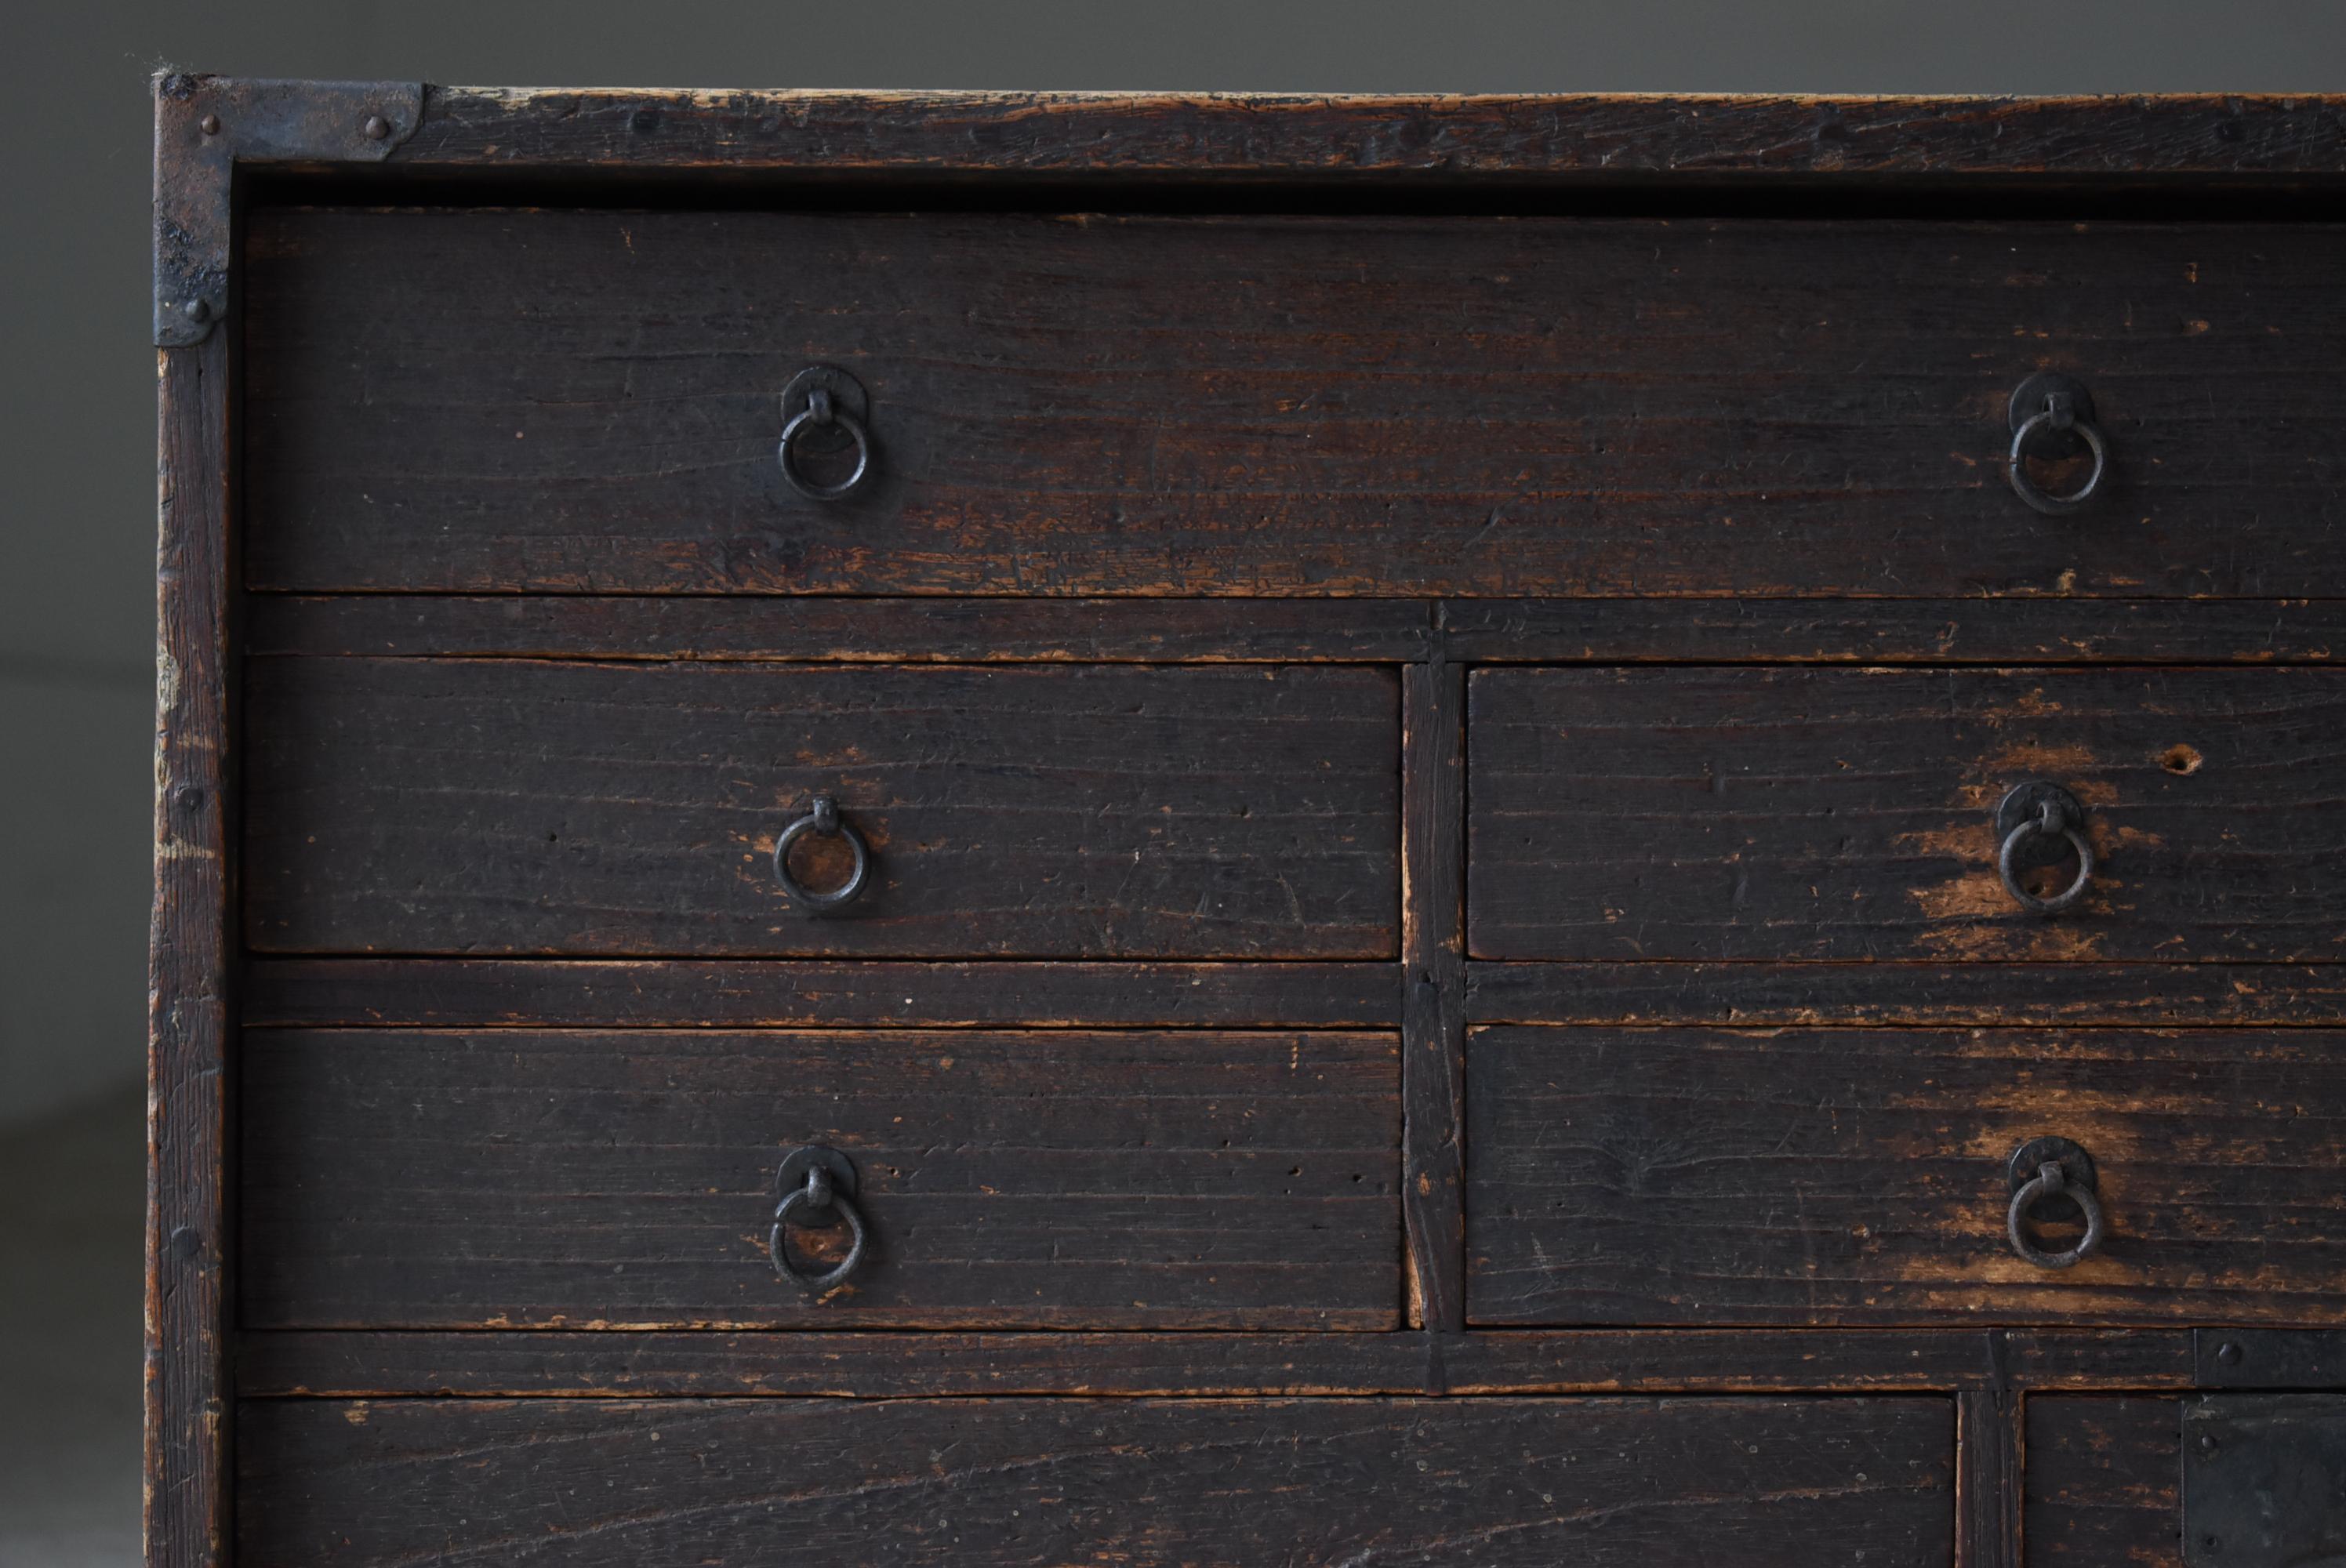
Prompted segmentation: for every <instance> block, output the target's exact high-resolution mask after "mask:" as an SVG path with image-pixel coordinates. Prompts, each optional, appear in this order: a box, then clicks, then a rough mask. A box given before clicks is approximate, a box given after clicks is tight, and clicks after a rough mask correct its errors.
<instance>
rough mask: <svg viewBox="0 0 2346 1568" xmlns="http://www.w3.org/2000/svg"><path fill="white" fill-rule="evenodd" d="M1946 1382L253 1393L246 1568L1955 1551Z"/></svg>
mask: <svg viewBox="0 0 2346 1568" xmlns="http://www.w3.org/2000/svg"><path fill="white" fill-rule="evenodd" d="M1952 1436H1953V1433H1952V1422H1951V1421H1950V1420H1949V1416H1948V1411H1947V1409H1946V1405H1945V1402H1944V1401H1943V1400H1920V1399H1909V1400H1875V1399H1852V1400H1832V1401H1811V1400H1570V1401H1563V1400H1456V1401H1430V1400H1298V1401H1276V1402H1257V1401H1235V1402H1212V1403H1197V1402H1190V1403H1160V1402H1157V1401H1142V1402H1132V1401H1094V1400H984V1401H970V1400H944V1401H938V1400H882V1401H876V1402H841V1401H838V1400H816V1401H800V1400H706V1401H699V1400H696V1401H678V1402H644V1403H635V1402H629V1403H608V1402H601V1401H597V1402H594V1403H583V1402H577V1401H572V1402H568V1403H556V1404H551V1405H549V1404H545V1403H530V1402H516V1403H505V1402H494V1401H470V1400H468V1401H464V1402H461V1403H448V1402H436V1403H435V1402H406V1401H393V1402H382V1403H372V1404H342V1403H334V1402H324V1401H303V1402H299V1403H295V1402H282V1401H270V1402H265V1403H256V1404H255V1405H253V1406H252V1407H251V1408H250V1410H249V1412H248V1423H247V1428H246V1432H245V1436H244V1438H243V1440H242V1441H241V1443H240V1449H239V1468H240V1476H241V1481H242V1492H241V1494H240V1513H239V1521H238V1524H239V1529H238V1543H239V1549H240V1550H239V1554H238V1562H239V1563H240V1568H277V1565H280V1564H284V1565H291V1564H297V1563H298V1564H301V1568H328V1565H331V1568H342V1565H352V1568H355V1565H359V1564H367V1565H372V1568H390V1565H391V1564H393V1563H400V1564H405V1563H414V1562H418V1561H422V1560H427V1559H428V1560H430V1561H432V1562H434V1563H447V1564H452V1565H453V1564H467V1563H501V1564H502V1563H511V1564H517V1565H520V1564H531V1563H563V1564H565V1568H602V1565H605V1564H612V1565H617V1564H626V1565H627V1568H685V1565H687V1564H690V1565H693V1568H702V1565H706V1564H715V1563H738V1564H746V1563H765V1562H770V1561H772V1559H773V1554H774V1553H775V1551H776V1550H777V1543H788V1548H789V1555H790V1560H791V1561H792V1562H794V1563H806V1564H810V1565H815V1564H831V1563H903V1564H916V1563H939V1564H943V1563H951V1564H954V1565H955V1568H963V1565H965V1564H980V1563H1000V1564H1005V1565H1006V1564H1011V1563H1017V1564H1032V1563H1184V1564H1191V1565H1194V1568H1222V1565H1228V1568H1255V1565H1257V1564H1260V1563H1266V1562H1275V1563H1288V1564H1292V1565H1294V1568H1337V1565H1338V1564H1341V1563H1351V1564H1363V1563H1387V1562H1392V1563H1422V1564H1428V1565H1433V1564H1454V1565H1456V1568H1467V1565H1469V1564H1472V1565H1474V1568H1508V1565H1515V1564H1522V1565H1526V1568H1528V1565H1532V1564H1538V1565H1540V1568H1547V1565H1549V1564H1553V1563H1563V1562H1569V1563H1580V1564H1587V1565H1589V1568H1646V1565H1647V1564H1650V1563H1665V1562H1687V1561H1694V1560H1700V1559H1702V1558H1704V1557H1706V1556H1712V1557H1719V1558H1723V1559H1729V1560H1732V1561H1734V1562H1737V1563H1749V1564H1754V1565H1772V1564H1783V1565H1786V1568H1790V1565H1792V1564H1799V1565H1800V1568H1811V1565H1812V1564H1816V1563H1864V1564H1867V1565H1868V1568H1873V1565H1876V1564H1889V1565H1892V1568H1933V1565H1943V1564H1945V1563H1948V1561H1949V1555H1948V1534H1949V1530H1948V1524H1949V1520H1948V1515H1949V1512H1950V1508H1949V1504H1950V1496H1949V1493H1950V1490H1951V1486H1950V1474H1949V1471H1950V1464H1951V1460H1952V1457H1953V1456H1952V1453H1951V1449H1952V1446H1953V1444H1952V1441H1951V1440H1952Z"/></svg>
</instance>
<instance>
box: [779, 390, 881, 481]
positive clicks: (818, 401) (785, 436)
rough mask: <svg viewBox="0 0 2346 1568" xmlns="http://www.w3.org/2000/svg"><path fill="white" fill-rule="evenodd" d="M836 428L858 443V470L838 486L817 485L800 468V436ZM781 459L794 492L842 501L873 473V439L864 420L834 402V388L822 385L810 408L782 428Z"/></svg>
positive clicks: (814, 393)
mask: <svg viewBox="0 0 2346 1568" xmlns="http://www.w3.org/2000/svg"><path fill="white" fill-rule="evenodd" d="M833 425H836V426H837V427H838V428H840V429H841V430H843V431H845V432H847V434H848V438H849V439H850V440H852V441H853V442H854V443H855V471H854V472H853V473H850V474H849V475H848V476H847V477H846V478H844V479H842V480H841V481H840V482H839V483H838V484H816V483H815V482H814V481H813V480H811V479H809V478H808V477H807V476H806V474H805V473H803V472H801V469H800V468H799V460H798V443H799V436H800V435H801V433H803V432H805V431H808V430H827V429H829V428H831V426H833ZM780 456H781V463H782V477H783V478H784V479H787V480H789V481H790V488H791V489H793V490H795V491H797V492H798V493H799V494H801V495H803V496H805V497H806V498H807V499H808V500H810V501H838V500H841V499H842V498H843V497H845V496H846V495H848V494H850V493H852V491H853V490H854V489H855V487H856V486H857V485H859V484H862V483H863V476H864V475H865V474H867V473H870V472H871V471H872V437H871V436H870V434H869V433H866V432H865V430H864V428H863V422H862V420H860V419H857V418H856V417H855V416H854V415H853V414H852V413H850V412H847V411H846V410H845V409H843V408H841V407H840V406H839V405H838V403H837V402H834V401H833V400H832V398H831V389H830V388H828V387H821V386H819V387H816V388H814V389H813V390H812V391H811V392H808V393H807V405H806V407H804V408H802V409H801V410H799V412H796V413H794V414H792V415H791V416H790V422H789V423H786V424H784V425H783V426H782V443H781V447H780Z"/></svg>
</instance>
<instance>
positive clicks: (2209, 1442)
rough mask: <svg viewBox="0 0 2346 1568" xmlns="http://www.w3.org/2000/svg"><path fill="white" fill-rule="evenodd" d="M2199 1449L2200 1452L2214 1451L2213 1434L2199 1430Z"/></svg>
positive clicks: (2214, 1441)
mask: <svg viewBox="0 0 2346 1568" xmlns="http://www.w3.org/2000/svg"><path fill="white" fill-rule="evenodd" d="M2199 1451H2200V1452H2201V1453H2214V1452H2215V1451H2216V1440H2215V1438H2214V1436H2213V1435H2211V1434H2210V1433H2208V1432H2201V1433H2200V1434H2199Z"/></svg>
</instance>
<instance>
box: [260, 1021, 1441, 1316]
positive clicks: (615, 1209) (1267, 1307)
mask: <svg viewBox="0 0 2346 1568" xmlns="http://www.w3.org/2000/svg"><path fill="white" fill-rule="evenodd" d="M1396 1058H1397V1052H1396V1049H1395V1043H1394V1041H1393V1038H1392V1036H1390V1035H1379V1034H1346V1033H1250V1034H1239V1033H1214V1032H1209V1031H1202V1030H1184V1031H1176V1032H1158V1033H1084V1032H1077V1031H1070V1030H1052V1031H1043V1032H1033V1033H996V1032H976V1031H953V1032H945V1033H917V1032H901V1031H891V1032H887V1033H846V1032H839V1031H822V1032H807V1033H719V1032H715V1031H708V1030H695V1031H683V1032H663V1033H653V1032H647V1031H630V1032H627V1033H560V1032H544V1033H532V1032H526V1031H520V1030H499V1031H495V1032H491V1033H477V1034H464V1033H409V1032H393V1031H380V1030H365V1031H343V1032H335V1031H315V1032H312V1031H275V1030H270V1031H260V1030H255V1031H249V1032H248V1033H247V1034H246V1036H245V1047H244V1063H243V1084H244V1086H243V1091H242V1095H241V1107H242V1133H243V1140H244V1141H243V1148H244V1155H243V1159H242V1162H241V1193H242V1204H241V1216H242V1220H241V1236H242V1244H241V1245H242V1252H241V1262H242V1268H243V1284H242V1291H241V1303H242V1314H243V1315H242V1321H243V1322H244V1323H246V1324H247V1325H249V1326H251V1327H255V1328H276V1327H285V1328H300V1327H310V1328H322V1327H383V1328H403V1327H405V1328H430V1327H450V1328H453V1327H472V1328H522V1327H531V1326H537V1327H550V1326H569V1327H574V1328H591V1327H630V1326H633V1327H644V1328H655V1327H675V1328H687V1327H696V1326H699V1327H717V1326H739V1327H766V1326H779V1325H791V1326H800V1327H806V1328H826V1327H852V1326H857V1325H863V1326H872V1325H886V1326H896V1327H923V1326H926V1327H971V1328H989V1327H990V1328H1019V1327H1041V1328H1052V1327H1059V1328H1086V1327H1088V1328H1180V1327H1219V1328H1239V1327H1245V1328H1260V1329H1279V1328H1334V1329H1387V1328H1392V1327H1393V1326H1395V1324H1396V1323H1397V1322H1398V1320H1399V1318H1400V1313H1401V1298H1402V1285H1401V1274H1400V1268H1401V1258H1402V1237H1401V1215H1400V1204H1399V1193H1398V1187H1399V1176H1400V1142H1401V1107H1400V1088H1401V1085H1400V1064H1399V1063H1398V1061H1397V1059H1396ZM804 1144H821V1145H829V1146H831V1147H833V1148H836V1149H839V1150H841V1152H842V1153H844V1154H846V1155H847V1156H849V1158H850V1159H852V1161H853V1162H854V1164H855V1166H856V1169H857V1172H858V1174H859V1177H860V1180H861V1183H862V1185H861V1186H860V1188H859V1190H858V1195H857V1197H856V1203H857V1205H858V1207H860V1208H861V1209H862V1212H863V1214H864V1216H865V1217H866V1218H867V1219H868V1220H869V1222H870V1224H871V1227H872V1243H871V1245H872V1260H871V1261H870V1262H868V1263H867V1264H866V1265H865V1266H864V1268H862V1270H861V1271H860V1272H859V1274H858V1275H857V1276H856V1278H854V1279H853V1280H852V1281H851V1282H850V1283H849V1284H848V1285H847V1286H846V1287H844V1288H841V1289H840V1290H838V1291H835V1292H833V1293H831V1295H830V1296H829V1297H828V1298H824V1299H822V1300H820V1301H811V1300H809V1299H808V1298H805V1297H804V1296H802V1295H801V1292H800V1291H799V1290H798V1289H797V1288H795V1287H794V1286H791V1285H787V1284H784V1283H783V1282H781V1281H780V1280H779V1279H777V1278H775V1275H774V1271H773V1268H772V1267H771V1264H770V1258H769V1255H768V1252H767V1249H766V1247H767V1238H768V1237H767V1233H768V1227H769V1226H770V1221H771V1217H772V1215H773V1212H774V1208H775V1202H776V1196H777V1195H776V1193H775V1188H774V1179H775V1170H776V1167H777V1166H779V1165H780V1161H781V1159H782V1157H783V1156H785V1155H786V1154H788V1153H789V1152H790V1150H791V1149H793V1148H796V1147H798V1146H799V1145H804ZM798 1240H799V1242H800V1243H801V1245H802V1246H803V1247H804V1248H806V1249H807V1250H808V1251H810V1252H811V1253H812V1254H813V1255H814V1256H815V1257H818V1258H819V1259H820V1260H821V1262H822V1263H823V1264H825V1265H827V1264H828V1263H829V1262H833V1261H836V1260H837V1257H838V1256H839V1254H841V1252H843V1249H844V1232H843V1231H839V1230H833V1231H827V1232H811V1231H810V1232H801V1233H799V1234H798Z"/></svg>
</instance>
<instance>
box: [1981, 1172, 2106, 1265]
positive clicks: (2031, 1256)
mask: <svg viewBox="0 0 2346 1568" xmlns="http://www.w3.org/2000/svg"><path fill="white" fill-rule="evenodd" d="M2061 1196H2066V1197H2067V1198H2068V1199H2069V1201H2070V1202H2072V1203H2074V1204H2076V1206H2077V1207H2078V1208H2079V1209H2080V1210H2082V1211H2083V1212H2084V1214H2085V1216H2086V1234H2085V1235H2084V1236H2083V1237H2079V1238H2078V1241H2077V1245H2076V1246H2075V1247H2071V1248H2069V1250H2068V1251H2066V1252H2047V1251H2045V1249H2044V1248H2043V1247H2039V1246H2037V1245H2036V1244H2035V1242H2033V1241H2031V1240H2029V1239H2028V1211H2029V1210H2030V1209H2032V1208H2034V1207H2036V1205H2037V1204H2038V1203H2039V1202H2041V1201H2042V1200H2044V1199H2045V1198H2048V1197H2061ZM2103 1230H2104V1227H2103V1220H2102V1205H2101V1200H2100V1199H2098V1198H2096V1196H2094V1189H2093V1188H2091V1187H2089V1186H2086V1185H2085V1184H2084V1183H2083V1182H2073V1181H2071V1180H2070V1179H2069V1176H2068V1173H2067V1172H2066V1171H2064V1170H2063V1169H2062V1168H2061V1162H2060V1161H2058V1160H2046V1161H2045V1163H2044V1164H2042V1165H2040V1166H2037V1167H2036V1174H2035V1176H2030V1177H2029V1178H2028V1179H2027V1180H2026V1181H2025V1182H2023V1183H2021V1185H2020V1190H2018V1191H2017V1192H2015V1193H2014V1194H2013V1195H2012V1207H2011V1209H2010V1210H2009V1211H2008V1212H2007V1213H2006V1214H2005V1216H2004V1235H2005V1236H2007V1237H2010V1238H2011V1239H2012V1249H2013V1250H2014V1251H2015V1252H2017V1253H2018V1254H2020V1256H2021V1257H2024V1258H2026V1259H2027V1260H2028V1261H2029V1262H2031V1263H2033V1264H2035V1265H2036V1267H2037V1268H2075V1267H2076V1264H2077V1263H2078V1262H2079V1260H2081V1259H2082V1258H2084V1257H2086V1255H2087V1254H2089V1253H2091V1252H2092V1251H2093V1250H2094V1249H2095V1248H2096V1247H2099V1246H2101V1244H2102V1236H2103Z"/></svg>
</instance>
